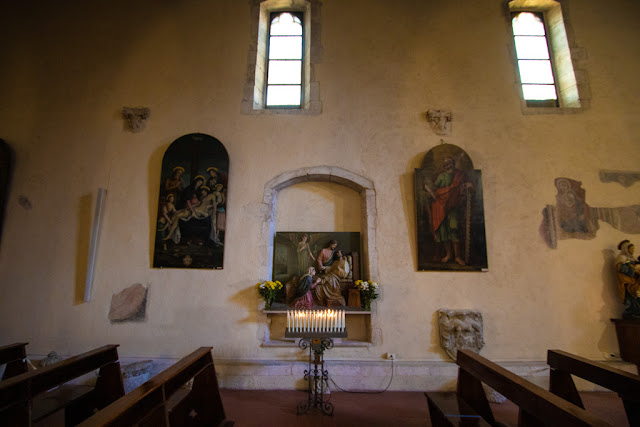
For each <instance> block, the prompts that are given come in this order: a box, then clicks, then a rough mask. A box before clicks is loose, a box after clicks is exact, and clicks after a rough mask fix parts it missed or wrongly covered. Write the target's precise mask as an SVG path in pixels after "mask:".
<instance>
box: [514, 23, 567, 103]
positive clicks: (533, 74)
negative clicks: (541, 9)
mask: <svg viewBox="0 0 640 427" xmlns="http://www.w3.org/2000/svg"><path fill="white" fill-rule="evenodd" d="M511 25H512V27H513V37H514V40H515V45H516V57H517V58H518V70H519V71H520V83H521V84H522V95H523V96H524V99H525V100H526V101H527V102H529V101H534V102H540V103H545V104H546V105H547V106H557V105H558V104H557V103H558V95H557V93H556V85H555V79H554V78H553V67H552V66H551V55H550V54H549V45H548V43H547V35H546V31H545V28H544V20H543V19H542V14H541V13H533V12H517V13H514V14H513V18H512V19H511Z"/></svg>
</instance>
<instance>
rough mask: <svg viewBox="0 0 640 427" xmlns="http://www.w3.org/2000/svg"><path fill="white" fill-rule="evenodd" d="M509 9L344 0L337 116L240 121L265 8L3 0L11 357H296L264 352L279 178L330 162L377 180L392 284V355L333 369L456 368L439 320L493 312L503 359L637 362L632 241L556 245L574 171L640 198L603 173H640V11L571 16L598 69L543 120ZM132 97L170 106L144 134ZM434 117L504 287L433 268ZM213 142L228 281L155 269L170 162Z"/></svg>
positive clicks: (385, 344) (324, 85)
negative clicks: (467, 172)
mask: <svg viewBox="0 0 640 427" xmlns="http://www.w3.org/2000/svg"><path fill="white" fill-rule="evenodd" d="M65 3H66V4H65ZM502 3H503V2H500V1H490V0H482V1H473V2H470V1H463V0H457V1H446V2H443V1H409V0H404V1H401V2H387V1H365V0H343V1H337V0H324V1H323V6H322V26H323V27H322V45H323V61H322V62H321V63H320V64H316V66H315V73H316V80H317V81H318V82H319V85H320V98H321V100H322V108H323V111H322V114H320V115H315V116H293V115H291V116H290V115H244V114H241V110H240V105H241V101H242V99H243V88H244V83H245V79H246V78H247V76H246V69H247V52H248V47H249V43H250V40H249V33H250V28H251V22H250V6H249V4H248V2H236V1H233V2H230V1H219V0H217V1H195V0H192V1H180V2H157V1H151V0H143V1H136V2H128V1H122V0H114V1H111V2H108V3H104V2H102V3H99V2H62V3H60V2H55V3H52V2H47V1H36V2H28V3H26V2H2V3H1V5H0V20H1V25H0V36H1V37H0V38H1V39H2V40H4V41H5V42H4V43H3V48H2V59H3V61H2V63H3V65H2V67H1V68H0V93H1V94H2V97H1V99H2V101H1V102H0V137H1V138H3V139H5V140H6V141H7V142H9V143H10V144H11V146H12V147H13V148H14V150H15V152H16V158H17V161H16V168H15V173H14V179H13V183H12V186H11V192H10V196H9V201H8V208H7V215H6V218H5V224H4V225H5V226H4V232H3V236H2V244H1V247H0V281H1V282H0V343H9V342H14V341H29V342H30V346H29V349H30V352H33V353H40V354H42V353H46V352H48V351H49V350H51V349H55V350H56V351H58V352H59V353H61V354H73V353H77V352H80V351H84V350H87V349H89V348H91V347H95V346H98V345H102V344H105V343H118V344H120V345H121V347H120V354H122V355H124V356H131V357H137V356H140V357H179V356H182V355H184V354H186V353H188V352H189V351H190V350H192V349H193V348H195V347H197V346H200V345H213V346H214V356H215V357H216V358H218V359H225V358H228V359H257V360H272V359H276V360H277V359H290V358H292V357H296V356H297V355H298V353H299V351H298V350H297V349H282V348H263V347H261V346H260V344H261V342H262V339H263V338H264V328H265V324H266V317H265V316H264V315H263V314H261V313H260V312H259V311H258V307H259V300H258V297H257V295H256V293H255V291H254V289H253V285H254V284H255V283H256V281H258V280H259V279H264V277H260V276H261V274H262V271H261V270H260V267H259V265H260V264H262V263H263V262H264V258H265V257H266V254H267V252H268V251H267V250H266V247H267V243H268V242H267V241H266V239H267V237H266V236H264V235H263V234H262V233H263V227H262V221H263V220H264V218H265V215H267V212H265V209H266V207H265V204H264V203H263V192H264V185H265V182H267V181H268V180H270V179H272V178H273V177H275V176H277V175H279V174H281V173H283V172H286V171H289V170H295V169H298V168H301V167H308V166H319V165H330V166H337V167H341V168H343V169H346V170H349V171H352V172H354V173H356V174H358V175H361V176H363V177H366V178H368V179H370V180H372V181H373V183H374V186H375V193H376V210H377V219H376V242H377V253H378V260H379V265H378V268H379V275H380V277H379V279H380V282H381V284H382V296H381V298H380V299H379V300H378V302H377V304H376V306H375V308H374V310H375V313H374V315H373V323H374V331H373V332H374V345H372V346H371V347H369V348H336V349H334V350H332V355H331V357H334V358H344V359H349V360H373V359H379V358H380V357H381V355H382V354H383V353H385V352H394V353H397V354H398V355H399V357H400V358H401V359H404V360H412V361H432V360H441V359H446V356H445V355H444V353H443V352H442V351H441V350H440V348H439V345H438V339H437V327H436V323H435V321H436V315H435V312H436V310H438V309H439V308H460V309H468V308H473V309H478V310H480V311H481V312H482V313H483V316H484V327H485V329H484V331H485V341H486V347H485V349H484V350H483V354H484V355H485V356H486V357H489V358H491V359H494V360H498V361H501V360H502V361H522V360H542V359H544V357H545V351H546V349H548V348H551V347H555V348H563V349H565V350H568V351H572V352H575V353H580V354H581V355H583V356H586V357H592V358H600V357H602V352H617V351H618V347H617V342H616V338H615V335H614V331H613V328H612V326H611V325H610V322H609V318H610V317H614V316H616V315H619V314H620V313H621V310H622V307H621V304H619V303H618V302H617V301H615V296H614V290H613V278H612V275H611V273H610V271H609V269H608V267H607V266H606V265H605V262H606V261H607V260H608V259H609V258H610V257H611V256H612V252H610V251H613V249H614V247H615V245H616V244H617V243H618V242H619V241H620V240H621V239H623V238H625V237H627V236H626V235H624V234H623V233H621V232H619V231H616V230H613V229H612V228H611V227H610V226H609V225H608V224H604V223H601V224H600V230H599V232H598V235H597V237H596V238H595V239H593V240H588V241H584V240H567V241H560V242H559V244H558V248H557V249H555V250H552V249H549V248H548V247H546V246H545V244H544V243H543V241H542V239H541V238H540V237H539V235H538V227H539V224H540V221H541V210H542V209H543V207H544V206H545V205H546V204H551V203H555V188H554V186H553V179H554V178H556V177H559V176H566V177H570V178H573V179H577V180H580V181H582V182H583V187H584V188H585V189H586V191H587V202H588V203H589V204H590V205H591V206H605V207H614V206H622V205H629V204H634V203H637V202H638V200H639V199H640V184H638V183H637V184H635V185H634V186H632V187H629V188H623V187H622V186H619V185H617V184H604V183H601V182H600V181H599V180H598V170H599V169H601V168H603V169H616V170H629V171H637V168H638V164H639V160H640V151H639V150H638V146H639V142H640V137H639V136H638V135H639V134H638V129H639V128H640V104H639V103H638V95H639V94H640V81H639V80H638V78H637V69H638V66H639V65H640V63H639V62H640V61H639V59H638V58H640V56H639V55H638V50H637V47H636V46H635V44H634V43H632V41H635V40H639V39H640V27H638V26H637V25H636V23H637V19H638V17H639V16H640V13H639V12H640V5H638V3H636V2H629V1H623V0H613V1H608V2H603V1H596V0H582V1H580V2H579V5H578V2H575V1H573V2H571V3H566V8H565V10H564V14H565V18H566V19H569V20H570V24H571V27H570V30H571V31H570V32H571V33H572V34H573V37H574V40H575V42H576V44H577V45H578V46H579V47H581V48H584V52H585V55H586V57H587V59H586V66H585V69H586V70H587V72H588V79H589V82H590V97H591V103H590V108H589V109H588V110H586V111H582V112H579V113H577V114H571V115H534V116H527V115H523V114H522V112H521V110H520V103H519V98H518V88H517V86H516V76H515V71H514V68H513V63H512V54H511V52H510V47H509V46H510V45H509V36H510V34H509V27H508V22H507V18H506V17H505V16H506V15H505V12H504V7H503V4H502ZM605 17H606V19H604V18H605ZM123 106H147V107H149V108H151V118H150V119H149V121H148V123H147V127H146V130H145V131H144V132H142V133H138V134H133V133H130V132H127V131H125V130H124V128H123V121H122V120H121V118H120V111H121V109H122V107H123ZM430 108H436V109H447V110H450V111H452V112H453V132H452V134H451V136H448V137H445V138H444V139H445V141H446V142H448V143H452V144H456V145H458V146H460V147H462V148H463V149H465V150H466V151H467V153H469V155H470V156H471V158H472V159H473V161H474V164H475V167H476V168H479V169H482V172H483V185H484V196H485V200H484V203H485V218H486V231H487V249H488V256H489V271H488V272H486V273H468V274H455V273H442V272H439V273H436V272H417V271H416V225H415V223H416V219H415V204H414V196H413V171H414V169H415V168H416V167H419V166H420V164H421V162H422V158H423V156H424V154H425V153H426V151H428V150H429V149H430V148H431V147H433V146H434V145H436V144H438V143H439V141H440V137H439V136H436V135H434V134H433V133H431V132H430V130H429V127H428V124H427V123H426V120H425V118H424V113H425V112H426V111H427V110H428V109H430ZM192 132H203V133H207V134H210V135H212V136H214V137H216V138H218V139H219V140H220V141H222V142H223V143H224V144H225V146H226V148H227V150H228V152H229V156H230V159H231V165H230V179H229V183H230V186H229V197H228V221H227V240H226V248H225V262H224V269H223V270H221V271H192V270H173V269H165V270H160V269H152V268H150V264H151V256H152V254H151V249H150V248H151V246H152V243H153V238H154V232H153V230H154V227H155V220H156V206H157V199H158V195H157V187H158V182H159V181H158V180H159V178H160V177H159V174H160V163H161V159H162V155H163V153H164V150H165V149H166V148H167V147H168V145H169V144H170V143H171V142H172V141H173V140H175V139H176V138H178V137H180V136H182V135H184V134H187V133H192ZM314 185H315V184H314ZM98 187H104V188H106V189H107V191H108V195H107V201H106V211H105V218H104V224H103V228H102V235H101V241H100V246H99V250H98V260H97V268H96V275H95V283H94V291H93V296H92V300H91V302H89V303H81V302H79V301H80V300H81V296H82V294H83V284H84V278H85V277H84V276H85V274H86V262H87V250H88V242H89V237H90V236H89V232H90V227H91V218H92V207H93V204H94V203H95V201H94V198H95V194H96V190H97V188H98ZM319 188H320V187H315V190H313V191H311V192H312V193H313V194H316V195H317V193H318V192H323V191H324V189H325V188H326V187H322V188H321V189H319ZM285 191H290V192H295V191H298V190H296V189H295V187H292V188H291V189H287V190H285ZM292 194H293V193H292ZM22 196H24V197H26V198H28V199H29V200H30V201H31V204H32V208H31V209H25V208H23V207H22V206H21V205H20V204H19V203H18V200H19V198H20V197H22ZM281 196H282V200H283V201H284V202H283V203H282V204H281V205H280V206H283V207H286V208H288V209H293V208H296V209H297V206H295V207H294V206H292V204H291V203H289V202H287V200H294V199H295V197H291V198H288V196H287V194H286V193H285V192H283V193H282V194H281ZM345 197H346V199H347V200H350V199H349V197H351V196H345ZM314 200H315V201H314V202H313V203H317V199H314ZM296 205H297V203H296ZM358 208H359V205H358ZM279 215H281V216H279V217H278V220H279V221H280V220H283V219H282V218H283V216H285V217H286V215H288V213H284V214H279ZM344 215H346V218H347V219H345V227H347V225H346V223H347V222H349V221H352V220H353V217H351V216H349V215H347V214H344ZM285 223H286V221H285ZM304 226H305V227H306V226H307V224H306V223H305V224H304ZM323 226H324V224H323ZM309 227H311V225H309ZM349 228H350V226H349ZM632 237H633V236H632ZM636 237H638V236H636ZM136 282H140V283H143V284H148V285H149V288H150V295H149V305H148V319H147V321H146V322H144V323H135V324H134V323H127V324H118V325H111V324H109V322H108V321H107V311H108V306H109V302H110V298H111V296H112V294H114V293H116V292H119V291H120V290H121V289H123V288H124V287H127V286H129V285H131V284H132V283H136Z"/></svg>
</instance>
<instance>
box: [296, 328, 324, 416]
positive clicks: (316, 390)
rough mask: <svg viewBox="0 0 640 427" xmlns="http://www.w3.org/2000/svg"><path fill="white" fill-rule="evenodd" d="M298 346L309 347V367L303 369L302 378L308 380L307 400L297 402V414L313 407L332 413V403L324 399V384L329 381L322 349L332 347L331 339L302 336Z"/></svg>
mask: <svg viewBox="0 0 640 427" xmlns="http://www.w3.org/2000/svg"><path fill="white" fill-rule="evenodd" d="M298 347H300V348H301V349H302V350H306V349H307V348H308V349H309V369H306V370H305V371H304V379H305V380H306V381H308V383H309V389H308V397H307V400H306V401H302V402H300V403H298V407H297V414H298V415H302V414H306V413H307V412H308V411H309V409H310V408H311V407H314V408H320V410H321V411H322V413H323V414H325V415H333V405H332V404H331V403H329V402H325V401H324V390H325V387H324V385H325V384H327V385H328V381H329V372H328V371H327V370H325V369H324V351H325V350H329V349H331V348H333V340H332V339H331V338H327V337H324V338H311V337H304V338H302V339H301V340H300V342H299V343H298ZM312 363H313V369H312V368H311V364H312Z"/></svg>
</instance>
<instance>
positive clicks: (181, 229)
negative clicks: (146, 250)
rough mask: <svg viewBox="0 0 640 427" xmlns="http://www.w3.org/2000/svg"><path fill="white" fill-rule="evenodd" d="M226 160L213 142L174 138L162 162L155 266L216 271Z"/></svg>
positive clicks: (219, 260)
mask: <svg viewBox="0 0 640 427" xmlns="http://www.w3.org/2000/svg"><path fill="white" fill-rule="evenodd" d="M228 177H229V155H228V154H227V150H226V149H225V148H224V145H222V143H221V142H220V141H218V140H217V139H216V138H214V137H212V136H209V135H205V134H201V133H193V134H189V135H184V136H182V137H180V138H178V139H176V140H175V141H174V142H173V143H172V144H171V145H170V146H169V148H167V151H165V153H164V158H163V159H162V176H161V180H160V197H159V203H158V221H157V229H156V242H155V252H154V257H153V266H154V267H172V268H207V269H214V268H215V269H221V268H222V264H223V258H224V257H223V254H224V239H225V222H226V215H227V213H226V200H227V187H228Z"/></svg>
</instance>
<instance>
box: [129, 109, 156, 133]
mask: <svg viewBox="0 0 640 427" xmlns="http://www.w3.org/2000/svg"><path fill="white" fill-rule="evenodd" d="M150 116H151V110H150V109H149V108H147V107H122V118H123V119H125V120H126V121H127V123H128V125H129V130H130V131H131V132H133V133H138V132H142V131H143V130H144V126H145V124H146V120H147V119H148V118H149V117H150Z"/></svg>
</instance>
